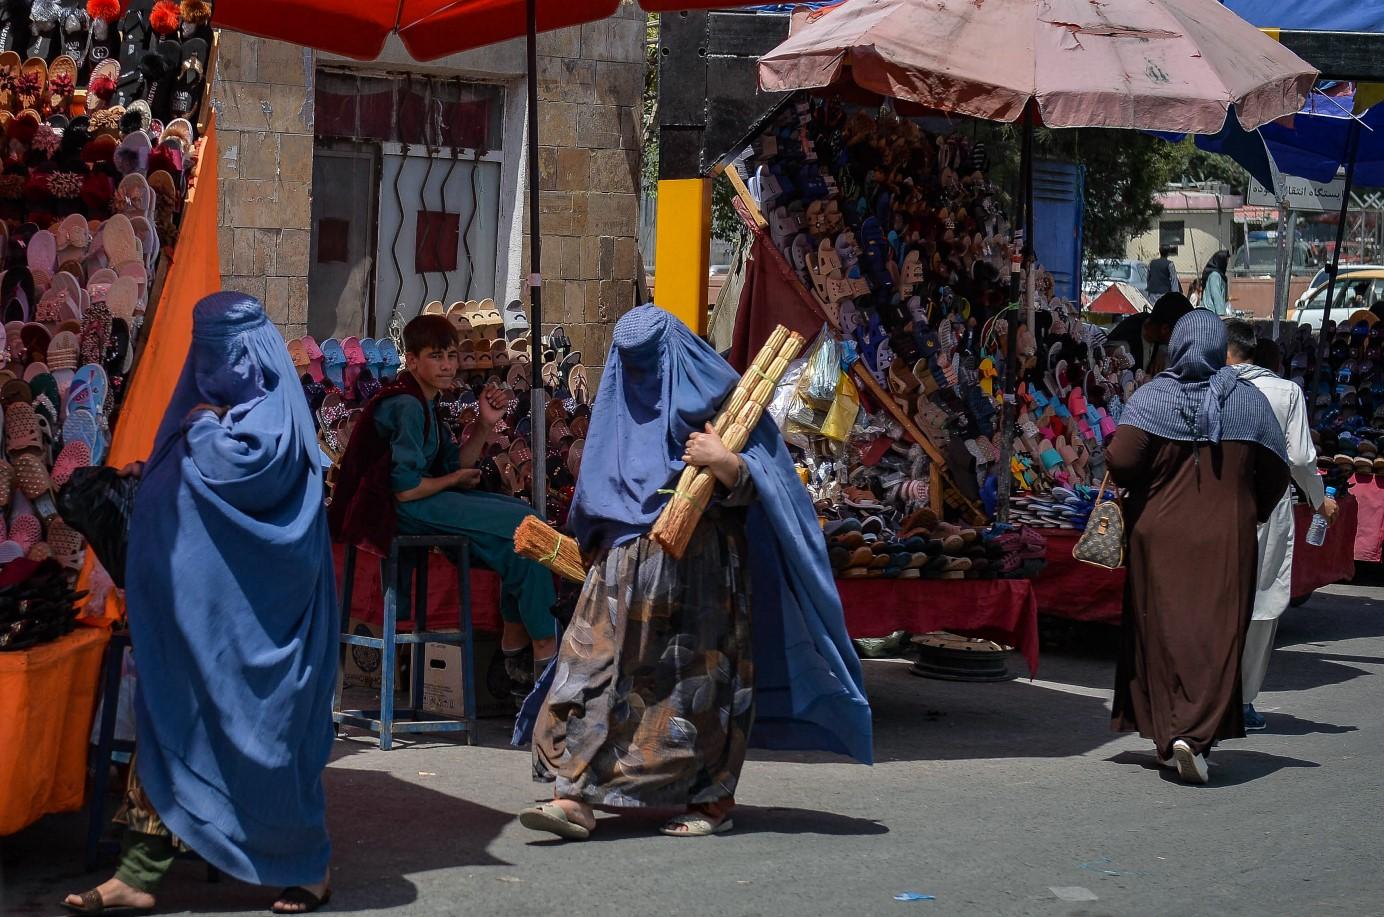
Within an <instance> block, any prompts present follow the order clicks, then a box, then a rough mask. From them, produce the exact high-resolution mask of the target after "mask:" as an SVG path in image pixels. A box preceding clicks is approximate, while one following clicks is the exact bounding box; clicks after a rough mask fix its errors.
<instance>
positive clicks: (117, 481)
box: [58, 466, 139, 589]
mask: <svg viewBox="0 0 1384 917" xmlns="http://www.w3.org/2000/svg"><path fill="white" fill-rule="evenodd" d="M138 490H139V478H137V477H126V478H122V477H120V475H119V474H117V473H116V470H115V469H114V468H107V467H104V466H94V467H90V468H78V469H77V470H76V471H74V472H72V478H71V480H69V481H68V482H67V484H66V485H65V486H64V487H63V489H62V490H60V491H58V512H59V513H60V514H61V515H62V517H63V519H64V520H65V521H66V522H67V524H68V525H70V526H72V527H73V528H74V529H76V530H77V531H78V532H80V533H81V534H82V537H83V538H85V539H86V540H87V543H88V544H90V545H91V549H92V550H93V551H95V552H96V557H97V559H99V560H100V561H101V566H103V567H105V568H106V572H107V573H109V574H110V576H111V581H112V582H113V583H115V585H117V586H119V587H120V588H121V589H124V588H125V550H126V548H127V547H128V546H129V543H130V516H131V514H132V513H133V512H134V509H135V492H136V491H138Z"/></svg>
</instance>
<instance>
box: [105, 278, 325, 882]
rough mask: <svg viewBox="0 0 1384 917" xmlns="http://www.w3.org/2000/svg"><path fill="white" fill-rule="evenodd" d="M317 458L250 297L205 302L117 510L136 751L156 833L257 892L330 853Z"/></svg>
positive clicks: (309, 875) (284, 361) (293, 389)
mask: <svg viewBox="0 0 1384 917" xmlns="http://www.w3.org/2000/svg"><path fill="white" fill-rule="evenodd" d="M200 404H211V405H215V406H218V407H226V408H228V410H227V411H226V413H225V416H224V417H218V416H217V415H216V414H214V413H212V412H210V411H205V410H199V411H194V408H196V407H197V406H198V405H200ZM316 458H317V442H316V436H315V434H314V431H313V423H312V415H311V413H310V412H309V409H308V405H307V401H306V399H305V398H304V396H303V391H302V387H301V386H300V385H299V384H298V380H297V374H296V373H295V372H294V368H293V362H292V360H291V359H290V358H289V356H288V351H287V349H286V348H285V346H284V342H283V339H282V338H281V337H280V335H279V332H278V331H277V330H275V328H274V326H273V325H272V324H270V322H269V320H268V319H267V318H266V317H265V314H264V310H263V309H262V308H261V306H260V304H259V303H258V302H257V301H256V300H254V299H253V298H251V297H248V296H244V295H241V294H239V293H216V294H213V295H212V296H208V297H207V298H205V299H203V300H202V301H201V302H199V303H198V304H197V306H196V309H195V311H194V313H193V339H192V346H191V349H190V351H189V353H188V356H187V363H186V365H185V366H184V367H183V373H182V377H181V378H180V380H179V382H178V387H177V389H176V391H175V392H174V393H173V397H172V400H171V401H170V402H169V405H168V410H167V412H166V413H165V415H164V419H163V422H162V424H161V425H160V428H159V432H158V438H157V440H156V443H155V446H154V453H153V455H152V456H151V457H150V459H149V461H148V464H147V465H146V467H145V470H144V480H143V483H142V484H141V485H140V488H139V493H138V496H137V498H136V501H135V508H134V513H133V515H132V518H131V520H130V546H129V557H128V563H127V583H126V602H127V606H128V609H129V617H130V634H131V637H132V639H133V642H134V651H135V658H136V662H137V665H138V667H139V690H138V693H137V698H136V716H137V727H138V741H139V746H138V747H139V753H138V755H137V756H136V759H137V761H138V768H139V777H140V782H141V783H142V784H143V786H144V791H145V793H146V794H147V795H148V797H149V800H150V802H151V803H153V806H154V809H155V811H156V812H158V814H159V817H160V818H162V819H163V821H164V823H165V824H166V825H167V826H168V828H169V829H170V830H171V831H172V832H173V833H174V834H175V835H176V836H177V837H179V838H181V839H182V840H183V841H184V842H186V843H187V845H188V846H189V847H191V848H192V849H193V850H194V851H196V852H197V853H198V854H199V855H200V856H202V857H203V858H204V859H205V860H206V861H207V862H209V863H211V864H212V865H213V866H216V867H217V868H218V869H221V870H222V871H224V872H226V873H229V874H230V875H232V876H234V877H235V878H237V879H240V880H242V881H245V882H253V883H255V884H259V885H301V884H308V883H313V882H319V881H321V879H322V876H323V875H324V874H325V872H326V869H327V860H328V856H329V853H330V848H329V845H328V842H327V831H326V820H325V798H324V795H323V790H322V769H323V767H325V766H326V763H327V756H328V753H329V751H330V748H331V742H332V726H331V702H332V692H333V689H334V686H335V676H336V658H337V614H336V611H335V604H336V587H335V575H334V572H333V568H332V556H331V543H330V539H329V536H328V533H327V522H326V517H325V514H324V512H323V504H322V469H321V466H320V464H319V462H318V461H317V460H316Z"/></svg>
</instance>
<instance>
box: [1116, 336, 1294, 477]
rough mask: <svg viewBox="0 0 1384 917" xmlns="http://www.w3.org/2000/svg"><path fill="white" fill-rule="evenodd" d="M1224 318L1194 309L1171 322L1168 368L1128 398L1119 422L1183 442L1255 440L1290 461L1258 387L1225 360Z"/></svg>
mask: <svg viewBox="0 0 1384 917" xmlns="http://www.w3.org/2000/svg"><path fill="white" fill-rule="evenodd" d="M1226 342H1227V341H1226V332H1225V323H1224V322H1223V321H1221V319H1220V318H1219V317H1217V316H1216V315H1214V314H1213V313H1211V312H1210V311H1208V310H1206V309H1193V310H1192V311H1191V312H1188V313H1187V314H1186V315H1184V316H1183V317H1182V318H1180V319H1178V321H1177V324H1176V325H1174V326H1173V335H1172V339H1171V340H1170V341H1169V342H1168V350H1169V353H1168V368H1167V369H1165V370H1163V372H1161V373H1159V374H1158V375H1157V376H1154V377H1153V379H1152V380H1150V381H1149V382H1148V383H1147V384H1145V385H1144V386H1142V387H1141V388H1140V389H1139V390H1138V391H1137V392H1135V393H1134V397H1132V398H1131V399H1130V400H1129V405H1128V406H1127V407H1126V408H1125V410H1124V414H1123V415H1121V417H1120V423H1121V424H1128V425H1129V426H1132V427H1138V428H1139V429H1140V430H1144V431H1145V432H1148V433H1152V434H1153V435H1154V436H1161V437H1163V438H1164V439H1172V440H1180V441H1183V442H1205V443H1219V442H1220V441H1221V440H1223V439H1229V440H1239V441H1242V442H1251V443H1258V444H1259V445H1261V446H1263V447H1264V448H1266V449H1268V450H1269V451H1270V452H1272V453H1274V454H1275V455H1277V456H1278V457H1279V458H1281V459H1283V460H1284V461H1285V462H1286V461H1287V460H1288V452H1287V446H1286V444H1285V441H1284V437H1283V429H1282V428H1281V427H1280V426H1279V425H1278V420H1277V418H1275V417H1274V413H1273V408H1272V407H1270V406H1269V402H1268V399H1266V398H1265V397H1264V396H1263V394H1261V393H1260V391H1259V390H1258V389H1257V388H1255V387H1254V386H1253V385H1252V384H1250V383H1249V382H1247V381H1246V380H1244V379H1242V378H1240V375H1239V373H1237V372H1236V371H1235V370H1234V369H1232V368H1231V367H1229V366H1226V363H1225V351H1226Z"/></svg>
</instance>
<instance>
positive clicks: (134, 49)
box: [112, 0, 155, 108]
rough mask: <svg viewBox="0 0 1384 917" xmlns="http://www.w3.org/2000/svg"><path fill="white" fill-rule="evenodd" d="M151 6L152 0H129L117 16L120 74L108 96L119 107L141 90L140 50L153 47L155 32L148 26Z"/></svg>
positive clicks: (141, 51)
mask: <svg viewBox="0 0 1384 917" xmlns="http://www.w3.org/2000/svg"><path fill="white" fill-rule="evenodd" d="M153 9H154V0H131V2H130V4H129V6H127V7H126V8H125V15H124V16H123V17H122V18H121V20H120V28H119V30H118V31H119V35H120V36H121V42H120V56H119V61H120V76H119V77H118V78H117V85H116V90H115V94H114V96H113V97H112V100H113V104H116V105H119V106H121V107H122V108H123V107H124V106H126V105H129V104H130V103H131V102H133V101H134V100H135V99H138V98H140V97H141V96H143V94H144V77H143V76H142V75H141V74H140V71H139V63H140V59H141V58H142V57H143V56H144V53H145V52H146V51H148V50H150V48H152V47H153V42H154V39H155V35H154V31H153V30H152V29H151V28H150V27H149V14H150V13H151V12H152V11H153ZM112 31H115V30H112Z"/></svg>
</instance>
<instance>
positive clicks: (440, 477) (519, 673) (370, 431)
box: [328, 315, 557, 698]
mask: <svg viewBox="0 0 1384 917" xmlns="http://www.w3.org/2000/svg"><path fill="white" fill-rule="evenodd" d="M404 350H405V356H404V358H405V370H406V371H405V372H404V373H401V374H400V376H399V379H398V381H397V382H395V383H394V384H392V385H390V386H388V387H387V388H385V389H384V390H383V391H381V392H380V393H379V394H378V395H376V396H375V397H374V398H373V399H372V400H371V401H370V403H369V404H367V405H366V407H365V409H364V411H363V412H362V414H361V418H360V419H359V420H358V421H356V425H355V429H354V430H353V431H352V433H351V441H350V443H348V444H347V446H346V453H345V455H344V456H343V457H342V460H341V471H340V476H339V477H338V479H337V483H336V492H337V493H339V494H348V495H350V496H349V498H348V499H341V498H338V499H335V500H333V501H332V506H331V508H330V510H329V511H328V512H329V515H330V519H331V523H332V532H333V534H334V535H335V536H336V537H337V539H338V540H341V541H353V542H356V543H362V542H368V543H373V545H374V547H375V548H376V549H377V550H380V551H387V550H388V542H389V539H390V538H391V537H392V535H393V533H394V532H395V531H398V532H401V533H403V534H409V535H427V534H438V535H464V536H466V538H468V539H469V540H470V542H471V550H472V551H474V552H475V556H477V557H479V558H480V559H481V560H482V561H483V562H484V563H485V565H486V566H487V567H489V568H490V569H491V570H494V571H495V572H496V573H498V574H499V576H500V582H501V584H502V587H503V596H502V598H501V601H500V614H501V616H502V617H503V618H504V630H503V632H502V634H501V637H500V650H501V652H502V653H503V654H504V656H505V668H506V671H507V672H508V674H509V677H510V680H511V681H512V682H513V683H514V684H515V685H516V686H517V688H516V690H517V692H518V696H519V697H520V698H522V697H523V696H524V695H525V694H527V693H528V690H529V688H530V687H532V685H533V678H534V673H535V671H537V672H542V671H543V669H544V667H545V666H547V664H548V661H549V660H550V659H552V657H553V654H554V653H556V652H557V638H556V634H557V621H556V620H554V618H553V615H552V608H553V603H554V601H555V600H556V598H557V593H556V591H555V590H554V588H553V577H552V574H551V573H550V572H549V571H548V569H547V568H546V567H544V566H543V565H542V564H540V563H538V562H537V561H532V560H529V559H528V558H525V557H521V556H520V555H519V554H517V553H515V550H514V532H515V529H517V528H518V527H519V524H520V523H521V522H523V521H524V517H526V516H532V515H534V512H533V510H532V509H530V508H529V506H528V504H526V503H525V502H524V501H522V500H518V499H516V498H514V497H507V496H503V495H501V494H491V493H484V492H482V491H479V490H476V489H475V487H476V485H477V484H479V483H480V479H481V473H480V471H478V470H476V463H477V461H478V460H479V459H480V456H481V450H482V449H483V448H484V447H485V441H486V439H487V438H488V437H489V435H490V432H491V430H492V429H493V428H494V426H495V425H496V424H497V423H499V421H500V420H501V419H502V418H503V417H504V414H505V409H506V408H507V407H508V406H509V402H510V400H512V398H513V396H512V395H511V394H509V393H507V392H504V391H502V390H500V389H499V388H496V387H493V386H492V387H488V388H486V389H485V390H484V391H483V392H482V393H481V396H480V398H479V399H478V401H477V406H476V407H477V417H476V424H475V430H474V431H473V433H472V434H471V436H470V438H469V439H467V441H466V442H465V443H462V444H461V445H460V447H458V445H457V442H456V440H455V439H454V438H453V436H452V434H451V432H450V431H449V430H448V428H447V426H446V424H445V423H444V422H443V421H442V419H441V417H440V415H439V414H438V407H437V405H438V396H439V395H440V393H442V392H444V391H447V390H449V389H451V388H452V386H453V385H454V384H455V381H456V374H457V368H458V351H457V336H456V328H454V327H453V325H452V323H451V322H450V321H448V320H447V318H446V317H444V316H441V315H420V316H418V317H417V318H415V319H413V320H412V321H410V322H409V323H408V324H407V325H405V326H404ZM530 647H532V657H531V658H530V657H529V655H528V653H529V649H530Z"/></svg>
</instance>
